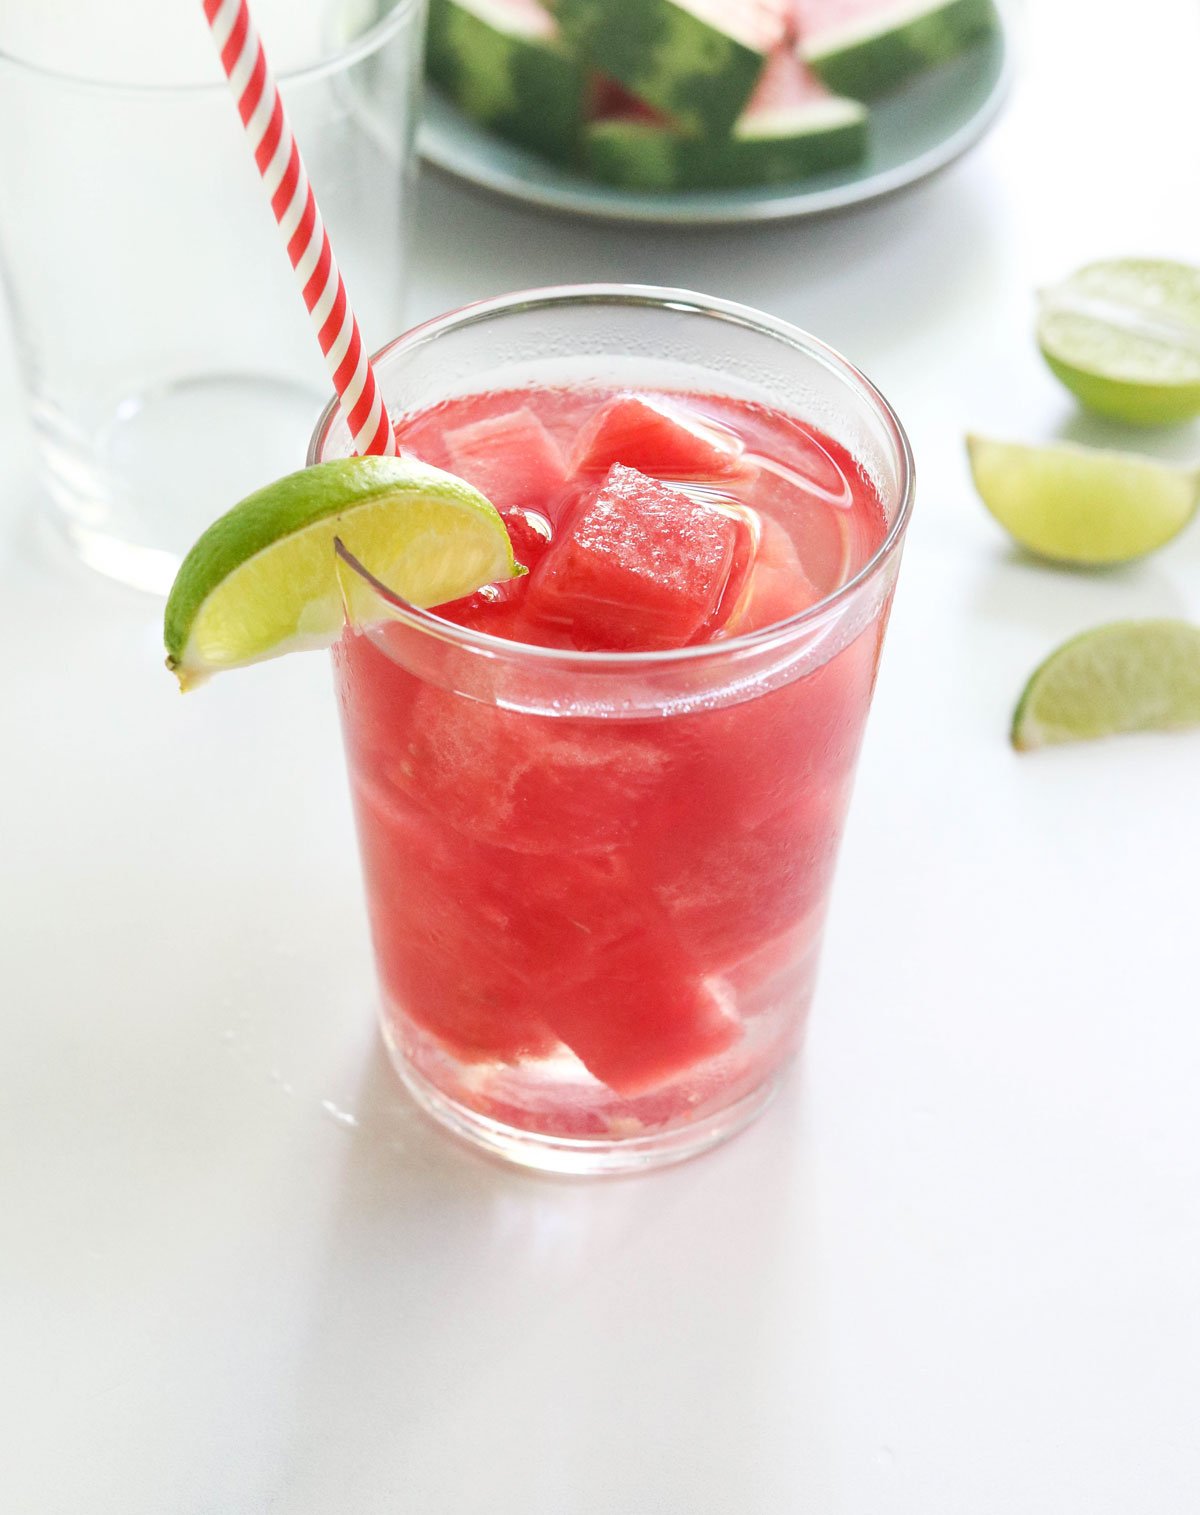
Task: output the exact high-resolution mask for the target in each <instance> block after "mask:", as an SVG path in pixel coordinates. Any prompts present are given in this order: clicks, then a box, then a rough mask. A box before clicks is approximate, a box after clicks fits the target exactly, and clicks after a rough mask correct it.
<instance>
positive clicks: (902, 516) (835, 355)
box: [307, 284, 915, 672]
mask: <svg viewBox="0 0 1200 1515" xmlns="http://www.w3.org/2000/svg"><path fill="white" fill-rule="evenodd" d="M614 304H615V305H622V306H630V307H637V306H653V307H655V308H656V309H666V310H671V309H675V310H678V311H680V312H684V313H688V314H692V315H699V316H704V317H710V318H715V319H718V320H723V321H728V322H730V323H732V324H734V325H738V326H741V327H744V328H746V329H749V330H751V331H757V332H760V333H761V334H762V335H763V336H766V337H770V338H773V339H775V340H777V341H779V342H781V343H782V344H783V345H784V346H786V347H791V348H792V349H793V350H794V351H796V352H798V353H802V354H804V355H805V356H806V357H813V358H816V359H818V360H819V361H820V362H822V363H824V364H825V365H826V367H827V368H829V369H831V370H833V371H834V372H835V373H836V374H837V375H838V376H839V377H840V378H842V379H843V380H844V381H845V382H846V384H847V387H848V388H849V389H851V390H852V391H856V392H857V394H858V396H859V398H860V399H862V400H863V401H864V402H865V403H866V404H867V405H868V406H869V407H870V408H871V409H873V410H874V411H875V413H876V414H877V415H878V416H879V417H880V419H881V420H882V421H883V423H884V426H885V429H886V430H887V432H888V436H889V440H890V441H891V443H892V445H893V448H894V451H895V456H896V462H897V473H898V479H897V492H898V494H899V503H898V505H897V508H896V512H895V515H894V516H893V518H892V519H891V520H890V521H889V522H888V528H887V531H886V532H885V533H884V537H883V540H882V542H880V544H879V546H878V547H877V548H876V549H875V551H874V552H873V553H872V554H871V556H870V557H869V558H868V559H867V561H866V562H865V563H864V564H863V565H862V567H861V568H860V569H859V570H858V572H857V573H855V574H853V575H851V577H850V578H848V579H847V580H846V582H845V583H844V584H839V585H838V587H837V588H836V589H834V590H832V591H831V592H830V593H829V594H827V595H824V596H822V598H821V599H819V600H817V601H816V602H815V604H812V605H810V606H808V607H807V608H806V609H804V610H802V611H800V612H798V613H797V614H796V615H793V616H789V617H788V618H787V619H786V620H783V621H775V622H774V623H773V624H771V625H770V626H762V627H759V628H758V630H756V631H748V632H745V633H743V634H742V635H740V636H734V637H727V638H724V639H722V640H719V641H713V642H700V643H697V644H694V645H691V646H687V647H675V648H671V649H669V650H668V651H665V652H584V651H580V650H577V649H574V648H562V647H540V646H537V645H535V644H533V643H531V642H514V641H510V640H508V639H507V638H505V637H494V636H491V635H489V634H488V633H487V632H482V631H474V630H472V629H470V628H468V627H465V626H459V625H456V624H455V623H454V622H453V621H446V620H443V619H442V618H441V617H440V616H438V615H436V614H435V613H434V612H433V611H432V610H423V609H421V608H419V607H418V606H416V605H413V604H411V603H410V602H409V601H408V600H405V599H404V598H403V597H402V596H400V595H398V594H396V593H394V591H392V590H390V589H389V588H388V587H387V586H386V585H385V584H382V583H381V582H380V581H379V580H378V579H377V578H375V576H374V575H373V574H372V573H371V572H370V570H369V569H367V568H366V567H365V565H363V564H362V563H360V562H359V561H358V559H357V558H355V557H354V555H353V554H352V553H351V552H350V551H349V550H348V549H347V548H346V547H345V546H344V544H343V543H342V542H341V541H340V540H339V541H338V542H337V544H336V548H337V551H338V554H339V556H340V557H341V558H342V560H343V561H344V562H345V563H346V565H347V566H348V567H349V568H350V569H351V570H352V571H354V572H356V573H357V574H359V575H360V577H362V578H363V579H364V580H365V581H366V582H367V584H368V585H369V586H370V587H371V589H372V590H373V591H374V592H375V593H376V594H377V595H378V596H379V597H380V598H381V599H382V600H383V601H384V602H385V603H386V604H387V605H388V607H389V610H390V612H391V614H392V616H393V618H394V619H395V620H398V621H400V622H402V623H404V624H405V625H407V626H408V627H409V628H410V629H412V630H415V631H419V632H421V633H422V634H424V635H426V636H431V637H434V638H435V639H437V640H439V641H443V642H447V643H450V644H451V645H454V646H458V647H461V648H464V649H465V650H467V651H470V652H475V653H479V654H482V655H484V656H487V657H490V658H507V659H510V660H513V661H528V662H531V663H538V664H541V665H542V666H555V667H564V666H571V665H574V666H577V667H578V668H580V669H586V670H593V671H596V672H600V671H602V670H610V671H615V670H617V669H621V670H633V669H637V668H641V669H646V668H648V667H655V668H657V667H663V666H670V665H678V664H681V663H694V662H697V661H702V660H704V659H705V658H714V657H728V656H730V655H731V654H733V655H736V654H737V653H739V652H742V651H752V650H760V649H762V648H765V647H770V646H773V645H774V644H776V643H778V642H782V641H788V640H791V639H792V638H793V637H796V636H798V635H801V634H803V633H804V632H805V631H807V630H808V629H809V628H810V627H815V626H818V625H820V624H821V623H823V622H824V621H825V620H826V618H827V617H828V616H829V614H830V612H831V611H834V610H836V609H840V608H841V607H842V606H843V605H845V604H847V603H848V602H849V601H851V600H853V599H854V598H855V597H856V595H857V594H858V593H859V592H860V591H861V590H862V589H863V588H864V587H865V586H866V585H868V584H869V583H870V582H871V581H872V580H873V579H875V578H876V577H877V576H878V575H879V574H880V573H881V572H882V571H883V569H884V568H885V567H886V565H887V564H888V563H889V562H890V561H891V559H892V558H893V557H894V556H895V554H896V552H897V550H898V549H899V547H900V544H901V542H902V541H903V539H904V533H905V530H906V528H907V526H908V522H909V518H910V517H911V515H912V507H913V498H914V487H913V486H914V479H915V465H914V462H913V455H912V448H911V446H910V444H909V440H908V437H907V435H906V433H905V431H904V427H903V426H902V425H901V424H900V420H899V418H898V417H897V415H896V412H895V411H894V410H893V408H892V406H891V404H890V403H889V402H888V400H887V399H886V398H885V397H884V395H883V394H882V392H881V391H880V390H879V389H878V388H877V387H876V386H875V385H874V384H873V383H872V382H871V380H870V379H868V378H867V376H866V375H865V374H864V373H863V372H862V370H861V369H859V368H857V367H855V365H854V364H853V363H851V362H850V360H849V359H848V358H845V357H843V356H842V354H841V353H839V352H838V351H837V350H836V349H835V348H833V347H830V346H829V344H828V343H827V342H822V341H821V339H820V338H819V337H814V336H813V335H812V334H811V333H810V332H807V331H805V330H804V329H803V328H802V327H799V326H795V325H793V324H792V323H791V322H790V321H784V320H782V319H781V318H779V317H777V316H771V315H768V314H766V312H764V311H760V310H756V309H754V307H753V306H750V305H742V304H740V303H738V302H737V301H733V300H722V299H719V298H717V297H716V296H710V295H702V294H698V293H696V292H695V291H693V290H687V289H673V288H670V287H668V286H665V285H654V284H562V285H552V286H548V287H546V288H542V289H528V290H518V291H516V292H514V293H512V294H507V295H496V296H493V297H491V298H489V299H486V300H477V301H474V302H472V303H471V304H469V305H464V306H460V307H459V308H458V309H456V310H452V311H447V312H445V313H444V314H442V315H438V316H433V317H431V318H430V319H429V320H427V321H423V322H421V323H420V324H419V325H417V326H414V327H412V328H410V329H409V330H408V331H406V332H403V333H401V335H400V336H398V337H395V338H393V340H392V341H390V342H388V343H387V344H386V345H385V346H384V347H381V348H380V349H379V350H378V351H377V352H376V353H374V354H372V359H371V361H372V362H373V363H374V364H376V366H378V365H379V364H381V363H384V362H386V361H387V359H388V358H389V357H391V356H392V355H393V354H395V353H396V352H398V351H405V350H411V349H414V348H419V347H424V346H427V345H428V344H429V343H430V342H432V341H434V340H435V339H436V338H437V337H439V336H441V335H442V334H443V333H444V332H446V331H459V330H465V329H468V328H469V327H471V326H474V325H478V324H482V323H484V322H487V321H490V320H491V319H493V318H494V317H496V316H499V315H504V314H512V313H515V312H519V311H525V310H540V309H545V308H550V307H554V306H561V305H614ZM338 414H339V402H338V400H337V398H336V396H335V397H334V398H333V399H331V400H330V401H329V402H328V404H327V405H326V406H325V409H324V410H323V411H322V412H321V415H320V416H319V418H318V420H317V424H316V427H315V428H314V430H313V434H312V439H311V440H310V442H309V447H308V458H307V465H308V466H309V467H311V466H312V465H313V464H314V463H318V462H321V461H323V459H322V457H321V452H322V449H323V447H324V444H325V442H326V441H327V439H328V436H329V432H330V430H331V428H332V426H333V423H334V421H335V420H336V419H337V417H338Z"/></svg>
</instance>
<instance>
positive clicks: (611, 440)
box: [571, 394, 742, 480]
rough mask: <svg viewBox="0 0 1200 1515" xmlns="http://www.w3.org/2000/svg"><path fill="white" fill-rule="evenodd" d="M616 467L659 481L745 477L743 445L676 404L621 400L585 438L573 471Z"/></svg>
mask: <svg viewBox="0 0 1200 1515" xmlns="http://www.w3.org/2000/svg"><path fill="white" fill-rule="evenodd" d="M614 463H624V465H625V466H626V468H636V469H639V470H640V471H641V472H642V473H646V474H651V475H653V477H654V478H657V479H696V480H699V479H722V478H728V477H729V476H730V475H731V474H734V473H737V472H739V471H740V468H741V465H742V442H741V439H740V438H739V437H737V436H735V435H734V433H733V432H731V431H727V430H726V429H725V428H724V427H723V426H716V425H713V424H712V423H711V422H708V421H704V420H702V419H701V418H700V417H699V416H696V415H693V414H691V413H690V412H689V411H687V410H685V409H684V408H683V407H682V406H676V405H672V404H671V403H670V401H667V400H662V399H659V398H658V397H654V398H651V397H649V396H648V395H636V394H619V395H614V397H613V398H612V399H611V400H610V401H609V402H608V404H607V405H603V406H601V408H600V409H599V410H598V411H597V412H596V414H595V416H594V417H593V418H592V420H591V422H590V423H589V424H588V425H587V426H586V427H585V428H584V430H583V432H582V433H581V434H580V437H579V441H578V442H577V443H576V446H575V452H574V455H573V457H572V459H571V471H572V472H573V473H604V472H606V471H607V470H608V469H609V468H611V467H612V465H613V464H614Z"/></svg>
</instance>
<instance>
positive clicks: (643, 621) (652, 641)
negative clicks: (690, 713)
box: [525, 463, 746, 652]
mask: <svg viewBox="0 0 1200 1515" xmlns="http://www.w3.org/2000/svg"><path fill="white" fill-rule="evenodd" d="M745 531H746V528H745V527H744V526H743V525H741V524H740V523H739V522H738V521H737V519H736V518H735V517H734V516H733V515H732V514H730V513H728V512H725V511H721V510H716V509H713V508H712V507H710V506H708V505H701V504H698V503H696V502H695V501H694V500H692V499H690V498H689V497H688V496H687V495H685V494H683V493H682V492H681V491H679V490H676V489H672V488H670V486H669V485H666V484H662V483H660V482H659V481H658V480H657V479H650V478H647V477H646V476H645V474H642V473H638V472H637V470H636V469H633V468H626V467H624V466H623V465H621V464H619V463H618V464H616V465H614V466H613V467H612V468H611V469H610V470H609V473H608V477H607V478H606V479H605V481H604V483H603V485H602V486H601V487H600V488H599V489H598V490H595V491H594V492H592V493H590V494H586V495H584V496H583V498H582V499H581V500H580V501H579V503H578V504H577V505H576V507H575V510H574V512H573V514H572V515H571V517H570V519H569V520H568V522H567V524H566V527H565V529H564V530H563V531H562V533H561V534H560V535H559V536H558V537H557V539H556V540H555V542H554V545H553V546H552V547H551V548H550V551H549V552H548V553H547V554H546V556H545V557H544V558H543V559H542V562H541V564H540V565H539V567H538V569H537V572H536V573H534V574H533V575H532V576H531V578H530V580H529V588H528V591H527V593H526V598H525V606H526V610H527V612H528V614H529V616H530V619H531V621H533V622H544V623H549V624H551V625H555V624H558V625H561V626H563V627H565V628H568V629H569V631H570V635H571V637H572V639H573V641H574V643H575V645H576V646H577V647H578V648H580V650H582V651H589V652H634V651H636V652H657V651H663V650H665V649H667V648H670V647H684V646H686V645H687V644H688V643H689V642H691V641H694V640H695V639H696V638H697V637H698V636H699V635H700V634H701V633H702V632H705V631H706V630H708V629H709V628H710V627H711V626H712V625H713V624H714V622H715V621H716V619H717V612H718V609H719V607H720V605H721V601H722V599H723V598H724V595H725V589H726V585H727V583H728V581H729V576H730V572H731V570H732V568H733V566H734V562H735V559H736V557H737V555H738V548H739V538H740V536H741V535H742V534H743V533H745Z"/></svg>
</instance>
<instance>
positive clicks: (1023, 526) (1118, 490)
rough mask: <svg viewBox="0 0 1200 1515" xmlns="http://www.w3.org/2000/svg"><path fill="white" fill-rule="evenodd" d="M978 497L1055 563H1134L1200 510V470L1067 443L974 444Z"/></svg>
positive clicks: (975, 440) (970, 441)
mask: <svg viewBox="0 0 1200 1515" xmlns="http://www.w3.org/2000/svg"><path fill="white" fill-rule="evenodd" d="M967 454H968V457H969V459H970V464H971V475H972V478H973V479H974V482H975V488H976V489H977V490H978V492H979V497H980V499H981V500H982V501H983V503H984V504H985V505H986V506H987V508H988V510H989V511H990V512H991V514H992V515H993V516H994V517H995V519H996V520H997V521H999V523H1000V525H1001V526H1003V527H1004V529H1005V530H1006V531H1007V532H1008V533H1009V534H1010V535H1011V536H1012V537H1014V538H1015V539H1016V540H1017V541H1018V542H1019V543H1020V544H1021V545H1022V546H1023V547H1026V548H1028V550H1029V551H1030V552H1034V553H1036V554H1037V555H1038V556H1039V557H1042V558H1046V559H1048V560H1049V561H1051V562H1055V563H1068V564H1072V565H1075V566H1080V567H1089V568H1095V567H1105V566H1111V565H1113V564H1117V563H1129V562H1132V561H1134V560H1135V559H1136V558H1142V557H1145V556H1146V555H1147V554H1148V553H1151V552H1154V551H1156V550H1157V549H1158V548H1160V547H1163V546H1165V545H1166V543H1168V542H1169V541H1171V540H1172V538H1174V537H1176V536H1178V535H1179V533H1180V532H1181V531H1182V530H1183V528H1184V527H1185V526H1186V525H1187V524H1188V522H1189V521H1190V520H1191V519H1192V517H1193V516H1194V515H1195V513H1196V508H1197V504H1198V503H1200V469H1196V468H1183V467H1179V466H1178V465H1176V464H1173V463H1162V462H1159V461H1157V460H1156V459H1153V458H1146V457H1142V456H1141V455H1139V454H1136V453H1126V452H1114V451H1110V450H1109V449H1107V448H1097V447H1078V446H1075V445H1073V444H1071V443H1066V442H1060V443H1054V444H1052V445H1047V446H1030V445H1028V444H1025V443H1021V442H997V441H991V440H989V439H987V438H985V437H977V436H970V437H968V438H967Z"/></svg>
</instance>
